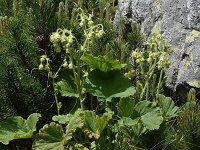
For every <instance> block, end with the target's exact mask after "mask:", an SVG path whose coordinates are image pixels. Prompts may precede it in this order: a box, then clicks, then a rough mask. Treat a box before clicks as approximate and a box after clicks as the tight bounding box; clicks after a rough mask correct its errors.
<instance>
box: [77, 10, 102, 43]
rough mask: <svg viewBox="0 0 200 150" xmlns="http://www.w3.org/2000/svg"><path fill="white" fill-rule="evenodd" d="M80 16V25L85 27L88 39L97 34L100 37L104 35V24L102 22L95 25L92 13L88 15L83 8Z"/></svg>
mask: <svg viewBox="0 0 200 150" xmlns="http://www.w3.org/2000/svg"><path fill="white" fill-rule="evenodd" d="M79 18H80V19H79V22H80V23H79V26H80V27H83V28H84V35H85V37H86V39H88V40H91V39H92V37H93V36H96V37H98V38H101V37H102V36H103V34H104V30H103V26H102V25H101V24H98V25H94V22H93V21H92V15H91V14H89V16H87V15H86V14H85V13H84V12H83V10H82V9H81V13H80V14H79Z"/></svg>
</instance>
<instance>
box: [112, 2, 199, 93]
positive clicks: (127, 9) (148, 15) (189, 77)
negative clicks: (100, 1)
mask: <svg viewBox="0 0 200 150" xmlns="http://www.w3.org/2000/svg"><path fill="white" fill-rule="evenodd" d="M120 18H123V19H124V20H125V23H124V24H125V25H128V24H131V23H134V22H137V23H139V24H140V25H141V33H142V34H143V36H144V37H145V39H148V38H149V37H150V36H151V33H152V29H154V28H157V29H158V30H159V32H160V33H161V34H162V37H163V38H164V39H166V40H167V41H168V42H169V44H170V50H171V51H172V56H171V58H170V59H171V65H170V67H169V68H168V69H167V70H166V72H165V73H166V76H167V81H166V86H167V87H169V88H170V89H172V90H173V91H176V90H177V87H178V86H179V85H189V86H192V87H196V88H200V0H119V1H118V10H117V12H116V15H115V19H114V25H115V26H117V24H118V22H119V20H120Z"/></svg>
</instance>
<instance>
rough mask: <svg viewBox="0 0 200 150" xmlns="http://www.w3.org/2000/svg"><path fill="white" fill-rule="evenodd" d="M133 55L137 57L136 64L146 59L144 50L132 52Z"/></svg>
mask: <svg viewBox="0 0 200 150" xmlns="http://www.w3.org/2000/svg"><path fill="white" fill-rule="evenodd" d="M132 57H133V58H134V59H135V62H136V64H138V65H139V64H142V63H143V62H144V61H145V59H144V56H143V52H136V51H134V52H132Z"/></svg>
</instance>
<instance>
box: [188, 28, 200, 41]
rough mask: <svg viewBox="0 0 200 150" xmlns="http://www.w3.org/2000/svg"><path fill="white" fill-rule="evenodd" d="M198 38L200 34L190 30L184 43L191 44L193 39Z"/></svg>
mask: <svg viewBox="0 0 200 150" xmlns="http://www.w3.org/2000/svg"><path fill="white" fill-rule="evenodd" d="M199 36H200V32H199V31H196V30H192V32H191V33H190V34H189V35H187V36H186V42H192V41H194V40H195V38H197V37H199Z"/></svg>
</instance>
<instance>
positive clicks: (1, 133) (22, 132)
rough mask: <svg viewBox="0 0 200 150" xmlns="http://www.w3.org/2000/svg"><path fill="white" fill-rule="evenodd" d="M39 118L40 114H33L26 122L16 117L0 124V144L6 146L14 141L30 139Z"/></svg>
mask: <svg viewBox="0 0 200 150" xmlns="http://www.w3.org/2000/svg"><path fill="white" fill-rule="evenodd" d="M40 117H41V115H40V114H38V113H34V114H32V115H30V116H29V117H28V119H27V120H25V119H23V118H22V117H19V116H16V117H9V118H8V119H6V120H5V121H3V122H0V142H1V143H3V144H5V145H7V144H9V142H10V141H12V140H14V139H26V138H32V136H33V132H34V131H36V124H37V122H38V120H39V118H40Z"/></svg>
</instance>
